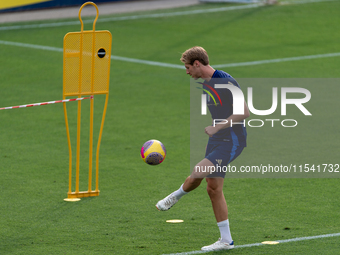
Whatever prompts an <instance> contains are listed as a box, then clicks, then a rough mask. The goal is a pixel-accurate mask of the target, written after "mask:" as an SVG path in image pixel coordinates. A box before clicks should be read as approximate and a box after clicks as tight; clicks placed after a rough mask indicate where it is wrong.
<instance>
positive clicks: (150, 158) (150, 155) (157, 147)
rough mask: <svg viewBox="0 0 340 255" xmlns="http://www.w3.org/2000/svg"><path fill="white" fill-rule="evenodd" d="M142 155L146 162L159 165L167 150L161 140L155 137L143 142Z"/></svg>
mask: <svg viewBox="0 0 340 255" xmlns="http://www.w3.org/2000/svg"><path fill="white" fill-rule="evenodd" d="M140 155H141V157H142V159H143V161H144V162H145V163H147V164H149V165H158V164H160V163H162V162H163V160H164V159H165V155H166V150H165V147H164V145H163V144H162V143H161V142H160V141H158V140H154V139H153V140H149V141H147V142H146V143H144V144H143V146H142V148H141V150H140Z"/></svg>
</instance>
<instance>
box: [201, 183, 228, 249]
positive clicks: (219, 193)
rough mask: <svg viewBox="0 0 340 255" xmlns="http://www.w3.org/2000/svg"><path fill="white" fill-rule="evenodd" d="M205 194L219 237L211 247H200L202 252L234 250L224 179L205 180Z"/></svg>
mask: <svg viewBox="0 0 340 255" xmlns="http://www.w3.org/2000/svg"><path fill="white" fill-rule="evenodd" d="M206 180H207V183H208V185H207V192H208V194H209V197H210V200H211V204H212V207H213V210H214V214H215V218H216V221H217V226H218V227H219V229H220V234H221V237H220V238H219V239H218V241H217V242H215V243H213V244H212V245H208V246H204V247H202V250H206V251H209V250H229V249H232V248H234V242H233V239H232V237H231V234H230V228H229V220H228V207H227V202H226V200H225V198H224V194H223V183H224V178H222V177H218V178H206Z"/></svg>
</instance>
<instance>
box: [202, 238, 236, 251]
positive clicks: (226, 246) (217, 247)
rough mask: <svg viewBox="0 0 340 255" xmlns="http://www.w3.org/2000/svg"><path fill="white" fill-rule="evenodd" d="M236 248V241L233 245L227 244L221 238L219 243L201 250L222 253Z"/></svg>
mask: <svg viewBox="0 0 340 255" xmlns="http://www.w3.org/2000/svg"><path fill="white" fill-rule="evenodd" d="M233 248H234V241H232V242H231V243H225V242H222V241H221V238H219V239H218V241H217V242H215V243H213V244H211V245H208V246H203V247H202V248H201V250H202V251H222V250H230V249H233Z"/></svg>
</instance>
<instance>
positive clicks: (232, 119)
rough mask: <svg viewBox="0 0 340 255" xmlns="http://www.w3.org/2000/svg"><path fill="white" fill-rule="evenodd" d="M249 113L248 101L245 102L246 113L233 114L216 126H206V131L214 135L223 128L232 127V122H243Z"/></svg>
mask: <svg viewBox="0 0 340 255" xmlns="http://www.w3.org/2000/svg"><path fill="white" fill-rule="evenodd" d="M249 115H250V114H249V109H248V106H247V104H246V102H244V114H240V115H236V114H232V115H230V116H229V118H227V119H226V121H224V122H223V123H221V124H216V125H215V126H209V127H206V128H205V133H206V134H207V135H209V136H210V137H212V136H213V135H214V134H216V133H217V132H218V131H220V130H221V129H225V128H228V127H230V125H231V123H236V122H241V121H243V120H245V119H246V118H248V117H249Z"/></svg>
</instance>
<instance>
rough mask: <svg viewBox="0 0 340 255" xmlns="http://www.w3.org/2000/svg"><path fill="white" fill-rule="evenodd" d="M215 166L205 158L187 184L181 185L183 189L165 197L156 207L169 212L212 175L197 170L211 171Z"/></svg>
mask: <svg viewBox="0 0 340 255" xmlns="http://www.w3.org/2000/svg"><path fill="white" fill-rule="evenodd" d="M211 167H214V165H213V164H212V163H211V161H210V160H208V159H206V158H204V159H203V160H201V161H200V162H199V163H198V164H197V165H196V166H195V167H194V170H193V172H192V174H191V175H190V176H189V177H188V178H186V180H185V182H184V183H183V184H182V185H181V187H180V188H179V189H178V190H176V191H174V192H172V193H171V194H170V195H168V196H167V197H165V198H164V199H162V200H159V201H158V203H157V204H156V207H157V209H158V210H160V211H167V210H169V209H170V208H171V207H172V206H173V205H175V204H176V203H177V202H178V200H179V199H180V198H181V197H182V196H184V195H186V194H188V193H189V192H190V191H192V190H194V189H196V188H197V187H198V186H199V185H200V184H201V182H202V180H203V179H204V178H205V177H206V176H208V175H209V174H210V172H202V171H201V172H198V171H195V169H211Z"/></svg>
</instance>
